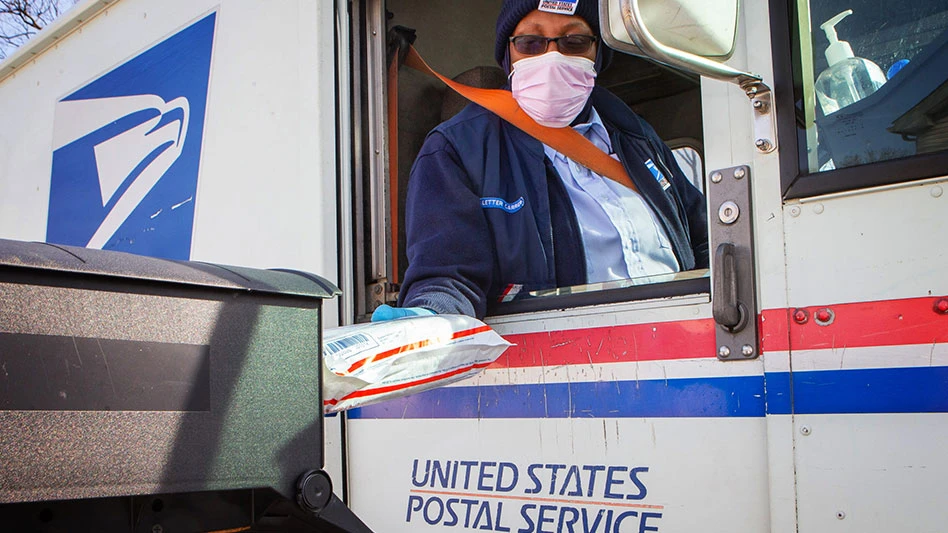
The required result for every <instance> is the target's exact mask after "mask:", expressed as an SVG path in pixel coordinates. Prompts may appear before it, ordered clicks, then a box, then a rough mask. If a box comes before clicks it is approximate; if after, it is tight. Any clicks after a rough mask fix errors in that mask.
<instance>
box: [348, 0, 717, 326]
mask: <svg viewBox="0 0 948 533" xmlns="http://www.w3.org/2000/svg"><path fill="white" fill-rule="evenodd" d="M501 4H502V0H488V1H485V2H478V3H476V4H471V3H469V2H462V1H460V0H442V1H439V2H436V3H435V2H428V1H425V0H387V1H384V2H383V1H382V0H365V1H363V2H361V3H358V2H357V3H354V8H355V6H356V5H357V7H358V9H359V17H358V19H357V18H356V17H355V13H354V16H353V20H354V21H356V22H355V23H356V24H358V25H359V26H360V27H358V28H353V32H352V35H353V40H354V41H355V40H359V42H358V43H356V42H354V43H353V45H354V47H355V46H356V45H358V46H360V48H361V49H360V50H359V52H358V55H360V56H361V57H357V58H354V60H356V61H358V60H361V69H360V71H361V91H360V92H361V97H362V106H361V111H362V124H366V125H367V126H366V127H364V128H362V129H361V130H362V131H361V134H362V138H361V139H360V140H357V143H358V142H360V141H361V144H362V146H363V147H364V148H363V149H362V153H363V157H362V161H361V164H362V165H363V171H362V172H359V170H358V169H356V172H354V175H355V176H360V175H361V176H363V177H364V179H363V183H361V184H358V185H357V188H358V187H359V185H361V187H362V190H363V200H362V202H357V204H356V206H355V207H356V209H357V210H358V208H359V207H360V205H361V206H362V207H363V209H364V211H363V219H364V220H365V224H364V225H365V226H366V227H368V228H370V229H369V232H371V231H372V228H381V226H379V225H375V226H373V224H372V220H371V216H370V213H371V210H372V209H375V208H376V207H375V206H372V205H371V199H370V196H371V192H370V191H371V190H372V189H373V185H372V184H371V180H372V179H377V178H378V176H372V169H373V165H372V163H371V158H372V156H373V154H374V153H375V150H376V149H379V148H380V147H378V146H374V143H373V138H372V132H370V131H369V130H370V129H371V127H370V126H368V124H369V123H370V122H372V121H373V119H371V118H370V115H372V114H373V113H379V112H380V110H379V109H378V107H379V106H376V107H375V108H373V99H376V101H378V99H380V98H382V97H383V96H385V95H379V94H373V92H376V93H377V92H378V91H384V90H385V89H383V88H384V87H387V86H388V83H381V82H383V81H384V79H385V76H386V73H385V72H383V71H382V70H381V69H383V68H385V65H381V64H378V63H377V62H376V63H375V64H373V61H372V47H373V46H378V43H377V42H374V41H377V35H374V34H373V33H372V32H373V31H377V30H375V29H374V28H375V26H374V25H373V24H374V22H377V21H373V20H372V19H373V17H384V22H381V23H379V24H380V25H379V27H383V26H382V25H381V24H384V28H385V31H388V30H390V29H391V28H393V27H395V26H401V27H406V28H410V29H413V30H414V31H415V36H416V40H415V42H414V47H415V49H416V50H417V51H418V52H419V54H420V55H421V56H422V57H423V58H424V59H425V61H426V62H427V63H428V64H429V65H430V66H431V67H432V68H433V69H434V70H435V71H437V72H439V73H440V74H442V75H444V76H446V77H448V78H452V79H454V80H455V81H459V82H461V83H465V84H467V85H472V86H480V87H487V88H499V87H501V86H503V85H504V84H505V83H506V77H505V74H504V72H503V70H502V69H501V68H500V67H499V66H498V65H497V63H496V62H495V60H494V55H493V51H494V40H495V23H496V17H497V13H498V12H499V10H500V7H501ZM354 72H355V70H354ZM597 83H598V84H599V85H601V86H604V87H606V88H607V89H609V90H610V91H612V92H613V93H614V94H616V95H617V96H619V97H620V98H621V99H622V100H623V101H624V102H625V103H626V104H628V105H629V106H630V107H631V108H632V109H633V110H634V111H635V112H636V113H638V114H639V115H640V116H642V117H643V118H644V119H645V120H646V121H647V122H649V123H650V124H651V125H652V126H653V127H654V128H655V129H656V131H657V132H658V134H659V135H660V136H661V137H662V139H663V140H664V141H665V142H666V144H668V145H669V146H670V147H671V148H672V149H673V150H674V152H675V156H676V158H677V160H678V164H679V166H681V167H682V169H683V171H684V172H685V174H686V175H688V176H689V178H691V179H693V183H695V185H696V186H697V187H698V188H699V189H700V190H704V188H703V175H704V170H703V168H702V159H703V150H702V147H703V142H702V141H703V139H702V137H703V134H702V121H701V96H700V78H699V77H698V76H696V75H692V74H687V73H683V72H680V71H677V70H675V69H672V68H670V67H667V66H664V65H661V64H658V63H655V62H653V61H650V60H647V59H643V58H639V57H633V56H630V55H626V54H620V53H616V54H615V55H614V59H613V60H612V63H611V64H610V65H609V66H608V68H606V69H605V70H604V71H603V72H601V73H600V75H599V77H598V80H597ZM466 104H467V101H466V100H464V98H463V97H461V96H460V95H458V94H456V93H454V92H453V91H452V90H451V89H449V88H447V87H446V86H445V85H444V84H443V83H442V82H441V81H439V80H437V79H434V78H432V77H430V76H427V75H425V74H422V73H420V72H418V71H415V70H413V69H411V68H409V67H405V66H402V67H401V68H400V69H399V70H398V75H397V107H398V109H397V127H396V128H395V129H394V131H395V132H396V135H395V136H392V135H391V134H390V133H388V134H387V137H388V140H389V141H391V140H392V139H394V138H395V137H397V139H396V140H395V142H396V143H397V152H396V154H397V156H396V157H397V163H396V164H394V165H392V166H391V168H390V170H391V171H393V172H392V173H390V174H389V175H387V176H385V178H384V179H385V180H386V181H388V180H389V179H391V182H388V183H386V187H387V188H390V190H391V189H397V194H395V195H393V197H391V198H386V201H387V202H388V203H389V207H388V209H386V211H387V212H388V213H389V214H391V215H393V219H394V223H393V224H391V225H390V226H388V227H387V228H386V229H389V228H390V229H392V230H394V231H395V234H397V239H395V238H393V237H391V236H389V235H386V236H385V239H386V240H387V241H388V242H387V243H386V246H385V248H386V249H387V250H392V249H395V253H393V254H391V257H390V258H389V259H388V260H387V261H385V270H386V273H385V278H386V283H385V284H383V286H384V287H385V290H384V293H385V294H386V295H387V296H388V297H387V301H391V300H392V299H393V297H394V295H395V294H397V292H396V291H397V283H398V280H400V279H402V277H403V276H404V273H405V270H406V268H407V266H408V259H407V256H406V253H405V250H406V246H405V227H404V224H402V223H401V219H403V217H404V210H405V195H406V194H405V193H406V191H407V183H408V177H409V173H410V170H411V165H412V163H413V161H414V159H415V156H416V155H417V153H418V152H419V150H420V149H421V146H422V143H423V142H424V140H425V137H426V135H427V134H428V132H429V131H430V130H431V129H433V128H434V127H435V126H437V125H438V124H439V123H441V122H442V121H444V120H447V119H448V118H450V117H452V116H453V115H454V114H456V113H457V112H459V111H460V110H461V109H462V108H463V107H464V106H465V105H466ZM374 122H375V123H379V122H378V120H375V121H374ZM382 151H383V152H384V149H383V150H382ZM356 164H357V165H358V164H359V162H358V161H357V162H356ZM382 168H383V167H382V166H379V165H376V166H375V170H376V172H378V171H381V169H382ZM375 187H378V185H375ZM396 198H397V200H396ZM376 231H378V230H376ZM362 237H363V246H362V247H361V248H357V249H361V250H362V252H363V256H362V258H361V259H362V261H357V262H358V263H360V264H361V265H363V268H362V270H363V274H364V276H363V278H362V279H365V280H366V283H365V285H366V286H369V287H372V286H373V284H377V282H378V279H377V275H378V274H379V273H380V272H378V270H381V267H378V268H375V269H374V270H376V272H373V268H372V266H371V265H372V263H373V261H374V262H375V263H379V261H378V260H377V258H374V259H373V257H372V254H373V253H377V251H378V250H379V249H380V245H379V244H378V243H377V244H376V245H375V246H373V245H372V244H371V241H372V240H373V237H372V236H371V235H368V234H366V235H363V236H362ZM706 272H707V271H701V273H699V274H698V276H697V277H700V276H702V275H706ZM695 277H696V276H695V273H680V274H679V275H676V276H674V278H675V279H681V278H695ZM357 279H359V278H357ZM653 281H655V280H653ZM657 281H668V280H665V279H662V280H657ZM630 284H631V283H627V284H621V283H620V284H618V285H617V287H620V286H628V285H630ZM634 284H635V285H639V286H641V285H642V284H643V281H642V280H639V281H637V282H635V283H634ZM599 285H600V286H599V287H598V288H602V287H601V285H602V284H599ZM705 285H706V282H705ZM680 290H683V291H684V292H685V293H694V292H701V289H700V288H699V289H698V290H695V289H694V287H693V286H689V287H688V288H685V289H680ZM368 292H369V294H367V298H358V299H357V300H358V301H367V302H368V303H367V304H366V305H367V308H366V309H363V310H360V311H361V312H360V313H358V314H360V315H362V314H367V313H371V311H372V309H373V308H374V306H373V305H372V299H373V295H372V294H371V293H372V292H373V291H372V290H369V291H368ZM375 292H383V291H381V290H379V289H376V291H375ZM562 292H563V291H560V290H557V291H550V292H549V293H544V294H543V295H540V294H537V295H535V296H544V297H547V296H550V295H557V294H560V295H561V293H562ZM567 292H570V293H573V294H575V293H577V292H585V291H583V290H581V289H579V288H572V289H570V290H569V291H567ZM600 292H601V291H600ZM643 294H644V293H643ZM642 297H652V296H650V295H646V296H639V297H638V298H642ZM619 298H620V299H637V298H636V297H635V296H633V297H629V296H628V294H626V295H624V296H621V297H619ZM594 299H596V298H594ZM376 303H384V302H382V301H378V300H377V299H376ZM561 303H562V302H561ZM596 303H602V302H601V301H597V302H596ZM510 309H518V310H522V309H520V308H519V307H517V306H511V307H510ZM497 313H504V311H503V310H499V311H498V310H493V311H491V314H497Z"/></svg>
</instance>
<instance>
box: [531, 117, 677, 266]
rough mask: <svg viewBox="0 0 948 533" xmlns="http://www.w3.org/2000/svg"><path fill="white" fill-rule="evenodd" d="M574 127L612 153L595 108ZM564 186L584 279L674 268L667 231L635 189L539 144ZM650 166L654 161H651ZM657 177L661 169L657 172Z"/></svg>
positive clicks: (673, 256)
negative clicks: (579, 244)
mask: <svg viewBox="0 0 948 533" xmlns="http://www.w3.org/2000/svg"><path fill="white" fill-rule="evenodd" d="M590 111H591V113H590V117H589V118H590V120H589V123H587V124H578V125H576V126H573V129H575V130H576V131H578V132H579V133H580V134H582V135H583V136H584V137H586V138H587V139H589V140H590V141H591V142H592V143H593V144H595V145H596V146H597V147H599V148H600V149H601V150H603V151H604V152H606V153H607V154H609V155H611V156H612V157H613V158H616V159H618V158H617V157H616V155H615V154H614V153H613V151H612V141H610V139H609V134H608V133H607V132H606V127H605V126H604V125H603V124H602V119H601V118H599V113H597V112H596V109H595V108H593V109H591V110H590ZM543 150H544V151H545V152H546V156H547V157H549V158H550V161H552V162H553V167H554V168H555V169H556V171H557V172H558V173H559V175H560V179H562V180H563V184H564V185H566V191H567V193H568V194H569V197H570V200H572V202H573V208H574V210H575V211H576V220H577V221H578V223H579V228H580V234H581V236H582V239H583V248H584V249H585V250H586V278H587V279H586V282H587V283H599V282H603V281H612V280H619V279H629V278H637V277H640V276H652V275H656V274H666V273H669V272H678V271H679V270H680V267H679V266H678V260H677V259H676V258H675V253H674V252H673V251H672V248H671V243H670V242H669V240H668V236H667V235H666V234H665V230H664V229H662V226H661V224H660V223H659V221H658V219H657V218H656V217H655V214H654V213H653V212H652V209H651V208H650V207H649V206H648V204H647V203H646V202H645V199H644V198H642V195H640V194H639V193H637V192H635V191H633V190H631V189H629V188H627V187H625V186H623V185H620V184H618V183H616V182H615V181H613V180H611V179H609V178H605V177H602V176H600V175H599V174H596V173H595V172H593V171H591V170H589V169H588V168H586V167H584V166H582V165H580V164H578V163H576V162H574V161H572V160H570V159H568V158H567V157H566V156H564V155H563V154H561V153H559V152H557V151H556V150H554V149H553V148H550V147H549V146H546V145H543ZM653 166H654V165H653ZM659 176H661V174H659Z"/></svg>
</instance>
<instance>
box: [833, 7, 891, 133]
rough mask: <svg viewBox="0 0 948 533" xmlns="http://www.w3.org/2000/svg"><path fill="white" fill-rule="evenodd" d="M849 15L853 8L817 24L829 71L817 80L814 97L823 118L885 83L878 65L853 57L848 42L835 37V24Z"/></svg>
mask: <svg viewBox="0 0 948 533" xmlns="http://www.w3.org/2000/svg"><path fill="white" fill-rule="evenodd" d="M852 13H853V10H852V9H847V10H846V11H843V12H842V13H840V14H838V15H836V16H835V17H833V18H831V19H829V20H827V21H826V22H824V23H823V24H821V25H820V29H821V30H823V31H824V32H826V38H827V39H828V40H829V43H830V44H829V46H828V47H827V48H826V61H827V63H829V68H827V69H826V70H824V71H823V72H821V73H820V76H819V77H818V78H817V79H816V96H817V99H819V101H820V107H822V108H823V114H824V115H829V114H831V113H835V112H836V111H839V110H840V109H842V108H844V107H846V106H848V105H850V104H852V103H854V102H858V101H859V100H862V99H863V98H865V97H867V96H869V95H870V94H872V93H874V92H876V89H878V88H879V87H882V84H884V83H885V81H886V79H885V73H883V72H882V69H881V68H879V65H876V64H875V63H873V62H872V61H869V60H868V59H864V58H861V57H856V56H855V54H853V49H852V47H851V46H850V45H849V43H848V42H846V41H840V40H839V38H838V37H837V36H836V24H838V23H839V21H841V20H843V19H844V18H846V17H848V16H849V15H852Z"/></svg>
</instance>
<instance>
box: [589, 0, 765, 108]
mask: <svg viewBox="0 0 948 533" xmlns="http://www.w3.org/2000/svg"><path fill="white" fill-rule="evenodd" d="M739 7H740V1H739V0H603V1H601V2H600V3H599V20H600V24H601V26H602V27H601V28H600V29H601V31H602V38H603V41H604V42H605V43H606V45H608V46H609V47H610V48H612V49H614V50H617V51H620V52H625V53H628V54H632V55H637V56H641V57H647V58H650V59H654V60H656V61H658V62H660V63H664V64H666V65H669V66H672V67H676V68H679V69H682V70H685V71H687V72H692V73H695V74H698V75H701V76H708V77H711V78H715V79H719V80H725V81H732V82H735V83H738V84H740V85H741V86H742V87H744V86H745V85H747V84H755V83H759V82H760V76H756V75H754V74H749V73H746V72H742V71H739V70H735V69H733V68H731V67H729V66H727V65H725V64H724V63H723V61H724V60H726V59H727V58H729V57H730V56H731V54H732V53H733V52H734V41H735V39H736V37H737V20H738V13H739ZM745 90H746V87H745Z"/></svg>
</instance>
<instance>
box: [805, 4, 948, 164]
mask: <svg viewBox="0 0 948 533" xmlns="http://www.w3.org/2000/svg"><path fill="white" fill-rule="evenodd" d="M796 11H797V20H796V21H795V23H796V26H797V29H798V33H797V39H795V41H796V45H797V46H796V47H795V48H796V50H795V51H794V52H795V54H796V57H795V61H794V63H795V68H794V93H795V94H794V99H795V102H796V107H797V109H796V112H797V125H798V130H797V132H798V136H799V143H798V146H799V147H800V153H799V157H800V168H801V170H802V169H806V173H810V174H813V173H818V172H826V171H830V170H834V169H838V168H844V167H852V166H856V165H864V164H869V163H874V162H877V161H886V160H892V159H899V158H905V157H910V156H913V155H916V154H922V153H932V152H938V151H943V150H945V149H946V148H948V83H946V79H948V1H946V0H939V1H930V2H878V1H875V0H845V1H843V0H798V1H797V10H796Z"/></svg>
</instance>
